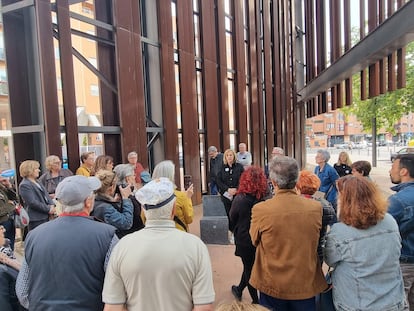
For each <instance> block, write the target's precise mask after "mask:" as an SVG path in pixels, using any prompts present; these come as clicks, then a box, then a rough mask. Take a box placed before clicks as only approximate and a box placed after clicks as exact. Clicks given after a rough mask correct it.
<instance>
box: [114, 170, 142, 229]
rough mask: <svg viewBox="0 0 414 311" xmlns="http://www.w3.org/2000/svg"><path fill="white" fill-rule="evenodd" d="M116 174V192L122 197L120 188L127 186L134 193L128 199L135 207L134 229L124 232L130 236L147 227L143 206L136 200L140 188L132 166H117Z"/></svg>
mask: <svg viewBox="0 0 414 311" xmlns="http://www.w3.org/2000/svg"><path fill="white" fill-rule="evenodd" d="M114 172H115V174H116V179H117V182H116V184H117V186H116V187H117V188H116V190H115V192H116V193H117V194H118V195H121V193H120V187H126V186H130V187H131V191H132V192H131V194H130V196H129V197H128V198H129V199H130V200H131V202H132V205H133V206H134V211H133V220H132V227H131V228H130V229H128V230H124V231H123V233H124V234H128V233H132V232H135V231H138V230H141V229H142V228H144V227H145V225H144V222H143V221H142V218H141V204H140V203H139V202H138V201H137V199H136V198H135V193H136V191H137V190H138V187H137V184H136V182H135V171H134V166H133V165H131V164H118V165H117V166H115V168H114ZM139 186H140V187H142V185H141V184H139Z"/></svg>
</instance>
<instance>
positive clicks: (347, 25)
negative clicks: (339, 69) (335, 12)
mask: <svg viewBox="0 0 414 311" xmlns="http://www.w3.org/2000/svg"><path fill="white" fill-rule="evenodd" d="M350 48H351V6H350V0H344V52H345V53H346V52H347V51H348V50H349V49H350ZM351 104H352V77H350V78H348V79H346V80H345V105H347V106H350V105H351Z"/></svg>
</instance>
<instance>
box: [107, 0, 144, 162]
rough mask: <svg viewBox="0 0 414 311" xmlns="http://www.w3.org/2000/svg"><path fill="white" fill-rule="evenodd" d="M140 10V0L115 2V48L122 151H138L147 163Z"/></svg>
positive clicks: (142, 159) (141, 159)
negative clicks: (138, 16)
mask: <svg viewBox="0 0 414 311" xmlns="http://www.w3.org/2000/svg"><path fill="white" fill-rule="evenodd" d="M138 12H139V6H138V3H137V1H134V0H117V1H114V25H116V29H115V32H116V39H115V51H116V60H117V75H118V83H119V84H118V102H119V115H120V120H121V126H122V136H121V138H122V142H121V144H122V150H123V151H124V152H128V151H132V150H135V151H137V153H138V154H139V161H140V162H142V163H143V164H144V165H146V164H147V163H148V155H147V137H146V126H145V106H144V103H145V97H144V82H143V73H142V68H143V67H142V56H141V55H142V54H141V34H140V24H139V20H138V18H137V14H138ZM137 21H138V22H137ZM131 77H134V78H133V79H132V78H131Z"/></svg>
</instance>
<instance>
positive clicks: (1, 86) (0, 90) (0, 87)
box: [0, 81, 9, 96]
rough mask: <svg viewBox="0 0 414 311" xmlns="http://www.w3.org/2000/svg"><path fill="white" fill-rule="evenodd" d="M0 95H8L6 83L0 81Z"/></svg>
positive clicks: (7, 84)
mask: <svg viewBox="0 0 414 311" xmlns="http://www.w3.org/2000/svg"><path fill="white" fill-rule="evenodd" d="M0 95H1V96H8V95H9V83H8V82H7V81H0Z"/></svg>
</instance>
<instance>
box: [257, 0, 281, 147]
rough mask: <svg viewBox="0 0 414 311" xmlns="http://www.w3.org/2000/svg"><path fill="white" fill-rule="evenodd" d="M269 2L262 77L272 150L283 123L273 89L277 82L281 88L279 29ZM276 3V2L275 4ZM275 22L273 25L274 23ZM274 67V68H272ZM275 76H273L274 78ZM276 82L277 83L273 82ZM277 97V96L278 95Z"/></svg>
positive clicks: (265, 4) (264, 13) (264, 16)
mask: <svg viewBox="0 0 414 311" xmlns="http://www.w3.org/2000/svg"><path fill="white" fill-rule="evenodd" d="M269 2H270V1H267V0H264V1H263V10H262V23H263V24H262V29H263V34H262V42H263V44H262V45H261V46H262V47H263V50H262V51H261V53H262V55H263V58H262V59H263V64H262V66H263V72H262V76H263V78H264V81H263V85H264V105H265V111H266V114H265V117H266V132H267V136H266V138H267V141H266V146H267V149H268V150H271V149H272V148H273V146H275V145H276V143H277V144H278V143H279V142H277V138H276V137H277V135H280V130H279V127H280V128H281V124H280V123H281V122H278V121H279V120H278V118H279V117H280V114H279V113H278V112H277V107H278V106H279V105H280V98H277V97H274V96H275V94H273V92H274V90H273V89H272V85H273V83H274V82H275V83H276V84H278V86H280V83H278V82H279V81H280V80H278V77H277V76H276V75H277V74H276V70H277V69H276V66H277V65H278V61H279V60H277V61H276V57H278V56H279V46H280V45H279V40H278V38H277V36H278V34H279V31H278V29H279V27H278V25H277V23H275V20H274V19H272V17H271V16H270V12H271V11H270V6H269ZM273 3H275V2H273ZM272 21H273V23H272ZM271 29H273V32H274V38H273V49H272V45H271ZM272 52H273V59H272ZM272 65H273V66H272ZM272 74H273V76H272ZM273 80H276V81H273ZM276 96H277V94H276Z"/></svg>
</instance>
